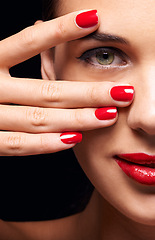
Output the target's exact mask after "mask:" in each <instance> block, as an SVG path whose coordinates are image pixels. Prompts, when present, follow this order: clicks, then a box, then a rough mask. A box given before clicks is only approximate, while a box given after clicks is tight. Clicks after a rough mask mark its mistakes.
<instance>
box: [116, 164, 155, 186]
mask: <svg viewBox="0 0 155 240" xmlns="http://www.w3.org/2000/svg"><path fill="white" fill-rule="evenodd" d="M115 160H116V162H117V164H118V165H119V166H120V168H121V169H122V170H123V172H124V173H125V174H126V175H127V176H128V177H130V178H132V179H133V180H135V181H136V182H138V183H141V184H145V185H155V169H154V168H149V167H145V166H140V165H136V164H133V163H132V162H127V161H125V160H122V159H115Z"/></svg>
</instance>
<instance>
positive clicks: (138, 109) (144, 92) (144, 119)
mask: <svg viewBox="0 0 155 240" xmlns="http://www.w3.org/2000/svg"><path fill="white" fill-rule="evenodd" d="M134 87H135V99H134V102H133V104H132V105H131V108H130V111H129V114H128V119H127V121H128V124H129V126H130V127H131V128H132V129H134V130H136V129H141V130H143V131H145V132H146V133H147V134H150V135H155V66H149V67H146V66H145V67H143V68H141V71H140V74H139V76H138V78H136V79H135V80H134Z"/></svg>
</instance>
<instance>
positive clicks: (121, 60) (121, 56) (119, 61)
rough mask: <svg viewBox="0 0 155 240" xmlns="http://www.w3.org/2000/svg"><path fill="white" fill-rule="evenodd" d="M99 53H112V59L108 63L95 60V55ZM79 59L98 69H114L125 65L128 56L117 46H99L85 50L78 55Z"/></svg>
mask: <svg viewBox="0 0 155 240" xmlns="http://www.w3.org/2000/svg"><path fill="white" fill-rule="evenodd" d="M99 53H101V54H106V55H107V54H113V56H114V59H113V61H112V63H110V64H100V63H99V61H98V60H97V55H98V54H99ZM78 59H79V60H81V61H84V62H85V63H87V64H90V65H92V66H93V67H95V68H99V69H103V70H104V69H105V70H106V69H114V68H120V67H124V66H126V65H127V62H128V56H127V55H126V54H125V53H124V52H122V51H121V50H120V49H118V48H114V47H99V48H94V49H90V50H87V51H85V52H84V53H83V54H82V55H81V56H80V57H78Z"/></svg>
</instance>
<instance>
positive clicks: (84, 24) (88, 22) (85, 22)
mask: <svg viewBox="0 0 155 240" xmlns="http://www.w3.org/2000/svg"><path fill="white" fill-rule="evenodd" d="M75 21H76V24H77V25H78V26H79V27H81V28H89V27H94V26H95V25H96V24H98V15H97V10H91V11H87V12H82V13H80V14H78V15H77V16H76V20H75Z"/></svg>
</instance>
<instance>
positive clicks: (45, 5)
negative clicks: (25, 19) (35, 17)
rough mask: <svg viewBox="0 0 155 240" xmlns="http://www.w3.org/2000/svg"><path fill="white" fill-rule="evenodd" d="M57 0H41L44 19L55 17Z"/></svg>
mask: <svg viewBox="0 0 155 240" xmlns="http://www.w3.org/2000/svg"><path fill="white" fill-rule="evenodd" d="M58 5H59V0H42V18H43V20H44V21H47V20H50V19H52V18H55V17H56V12H57V9H58Z"/></svg>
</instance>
